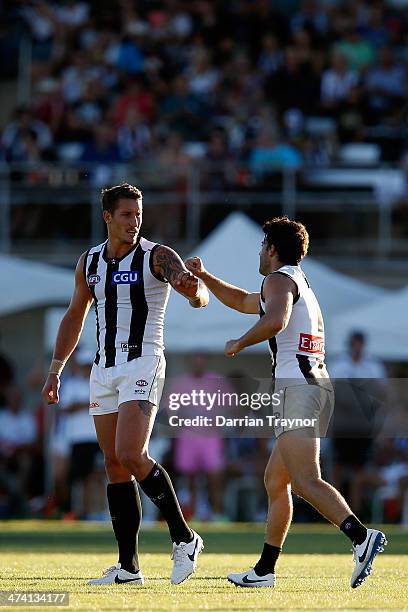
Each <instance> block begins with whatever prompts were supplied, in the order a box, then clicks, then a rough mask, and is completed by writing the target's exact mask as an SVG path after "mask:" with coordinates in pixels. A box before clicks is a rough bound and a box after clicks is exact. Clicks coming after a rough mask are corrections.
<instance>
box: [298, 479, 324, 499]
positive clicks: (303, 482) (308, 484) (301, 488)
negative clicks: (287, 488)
mask: <svg viewBox="0 0 408 612" xmlns="http://www.w3.org/2000/svg"><path fill="white" fill-rule="evenodd" d="M320 482H321V478H319V477H318V476H317V475H314V474H305V475H301V476H295V477H294V478H293V479H292V488H293V491H294V492H295V493H296V494H297V495H300V496H301V497H304V496H305V495H307V493H308V492H309V491H310V490H311V489H313V488H314V487H316V486H318V485H319V483H320Z"/></svg>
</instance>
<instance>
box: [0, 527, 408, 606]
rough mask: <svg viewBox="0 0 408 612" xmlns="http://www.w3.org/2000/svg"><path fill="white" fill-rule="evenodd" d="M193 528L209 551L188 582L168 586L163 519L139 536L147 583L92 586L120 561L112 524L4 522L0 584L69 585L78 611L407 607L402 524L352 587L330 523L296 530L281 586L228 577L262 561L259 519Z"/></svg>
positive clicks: (346, 555)
mask: <svg viewBox="0 0 408 612" xmlns="http://www.w3.org/2000/svg"><path fill="white" fill-rule="evenodd" d="M195 528H196V529H197V531H199V533H200V534H201V535H202V536H203V538H204V541H205V550H204V552H203V554H202V555H201V557H200V563H199V567H198V570H197V573H196V574H195V575H194V577H193V578H192V579H191V580H189V581H187V582H186V583H184V584H182V585H180V586H177V587H176V586H172V585H170V582H169V576H170V572H171V564H172V562H171V560H170V550H171V547H170V542H169V538H168V534H167V530H166V529H165V528H164V527H161V526H160V527H156V528H154V529H147V528H146V529H144V531H143V532H142V534H141V538H140V551H141V555H140V559H141V568H142V570H143V573H144V576H145V579H146V583H145V585H144V586H139V587H132V586H127V585H118V586H115V587H110V586H106V587H89V586H88V585H87V584H86V581H87V580H88V579H89V578H91V577H96V576H98V575H99V574H100V573H101V571H102V570H103V569H105V568H106V567H108V566H110V565H112V564H113V563H115V562H116V548H115V542H114V540H113V536H112V533H111V529H110V526H109V525H108V524H106V525H100V524H96V523H72V524H66V523H58V522H51V521H48V522H46V521H3V522H0V564H1V574H0V590H13V589H15V590H24V591H47V590H50V591H68V592H69V593H70V608H72V609H75V610H163V611H167V610H217V611H221V610H251V609H252V610H270V609H272V608H273V609H276V610H299V609H303V610H310V609H313V610H333V609H337V610H339V609H341V610H408V556H407V555H408V531H402V530H401V529H400V528H398V527H395V526H389V525H387V526H386V527H385V531H386V533H387V536H388V541H389V544H388V546H387V548H386V552H385V553H384V554H381V555H380V556H379V557H377V561H376V563H375V565H374V568H375V569H374V573H373V575H372V576H371V577H370V578H369V579H368V580H367V581H366V582H365V583H364V585H363V586H361V587H360V588H358V589H355V590H352V589H350V588H349V580H350V575H351V571H352V567H353V563H352V557H351V552H350V551H349V548H350V546H349V544H348V542H347V540H345V538H344V536H342V535H341V534H340V533H339V532H338V531H337V530H336V529H334V528H332V527H330V526H329V525H315V524H314V525H295V526H294V527H293V528H292V530H291V534H290V536H289V537H288V540H287V544H286V546H285V554H284V555H282V557H281V559H280V561H279V565H278V582H277V586H276V588H275V589H240V588H236V587H234V586H233V585H232V584H230V583H228V582H227V581H226V580H225V576H226V574H227V573H229V572H230V571H233V570H236V571H241V570H245V569H248V568H249V567H250V565H252V564H254V563H255V561H256V558H257V554H258V553H259V551H260V549H261V547H262V542H263V528H262V526H258V525H208V524H205V525H204V524H203V525H196V526H195ZM3 609H7V608H3ZM19 609H20V610H22V609H28V608H22V607H19ZM34 609H36V610H41V609H46V610H50V609H56V608H55V607H47V608H41V607H35V608H34ZM58 609H62V610H63V609H64V608H58ZM65 609H66V608H65Z"/></svg>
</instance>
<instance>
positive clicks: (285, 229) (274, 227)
mask: <svg viewBox="0 0 408 612" xmlns="http://www.w3.org/2000/svg"><path fill="white" fill-rule="evenodd" d="M262 229H263V231H264V232H265V238H266V242H267V245H268V248H270V247H271V246H272V245H273V246H274V247H275V249H276V250H277V252H278V256H279V260H280V261H281V262H282V263H285V264H290V265H292V266H297V265H298V263H300V262H301V261H302V259H303V258H304V256H305V255H306V253H307V250H308V248H309V234H308V233H307V229H306V228H305V226H304V225H303V223H299V222H298V221H291V220H290V219H289V218H288V217H286V216H283V217H274V218H273V219H270V220H269V221H265V223H264V224H263V226H262Z"/></svg>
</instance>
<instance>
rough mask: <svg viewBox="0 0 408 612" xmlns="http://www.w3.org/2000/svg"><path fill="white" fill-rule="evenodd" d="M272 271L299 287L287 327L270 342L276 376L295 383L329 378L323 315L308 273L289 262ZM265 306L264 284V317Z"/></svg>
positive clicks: (262, 297) (260, 311)
mask: <svg viewBox="0 0 408 612" xmlns="http://www.w3.org/2000/svg"><path fill="white" fill-rule="evenodd" d="M272 274H283V275H285V276H288V277H289V278H291V279H292V280H293V282H294V283H295V285H296V287H297V290H298V294H297V296H296V297H295V298H294V300H293V308H292V313H291V315H290V319H289V323H288V325H287V327H286V328H285V329H284V330H283V331H281V332H280V333H278V334H277V335H276V336H275V337H274V338H271V339H270V340H269V341H268V343H269V351H270V354H271V358H272V370H273V375H274V377H275V378H279V379H285V381H289V380H291V381H293V383H294V384H296V379H297V380H298V379H299V378H300V379H303V380H304V379H307V380H308V382H310V381H311V380H313V379H327V378H328V373H327V369H326V366H325V363H324V356H325V348H324V324H323V317H322V313H321V310H320V306H319V303H318V301H317V299H316V296H315V294H314V293H313V291H312V289H311V287H310V285H309V282H308V280H307V278H306V276H305V275H304V273H303V271H302V269H301V267H300V266H289V265H285V266H282V267H281V268H279V270H276V271H275V272H272ZM264 282H265V279H264ZM264 306H265V298H264V295H263V283H262V287H261V293H260V302H259V314H260V316H261V317H262V316H263V315H264V314H265V308H264ZM297 384H298V383H297Z"/></svg>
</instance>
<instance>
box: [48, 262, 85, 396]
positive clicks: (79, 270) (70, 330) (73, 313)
mask: <svg viewBox="0 0 408 612" xmlns="http://www.w3.org/2000/svg"><path fill="white" fill-rule="evenodd" d="M84 258H85V253H83V254H82V255H81V257H80V258H79V260H78V263H77V267H76V270H75V289H74V293H73V295H72V298H71V302H70V305H69V306H68V310H67V311H66V313H65V315H64V317H63V319H62V321H61V323H60V326H59V329H58V334H57V340H56V342H55V349H54V355H53V358H52V361H51V365H50V370H49V373H48V377H47V380H46V381H45V385H44V387H43V390H42V396H43V398H44V400H45V401H46V402H47V403H48V404H57V403H58V401H59V394H58V390H59V386H60V374H61V372H62V370H63V368H64V366H65V364H66V362H67V361H68V359H69V357H70V355H71V353H72V352H73V350H74V349H75V347H76V345H77V344H78V341H79V338H80V335H81V332H82V328H83V325H84V321H85V317H86V315H87V314H88V310H89V308H90V306H91V304H92V300H93V298H92V294H91V292H90V290H89V287H88V285H87V284H86V281H85V277H84Z"/></svg>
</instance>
